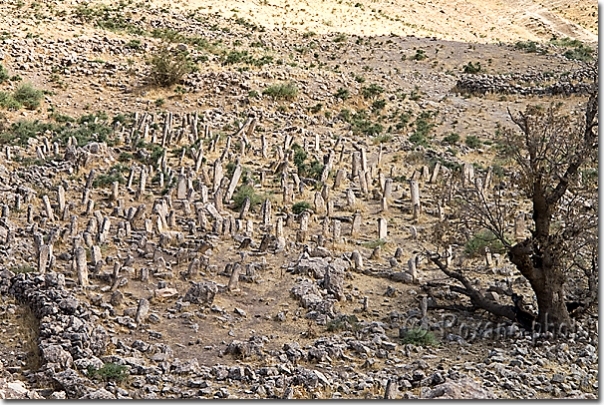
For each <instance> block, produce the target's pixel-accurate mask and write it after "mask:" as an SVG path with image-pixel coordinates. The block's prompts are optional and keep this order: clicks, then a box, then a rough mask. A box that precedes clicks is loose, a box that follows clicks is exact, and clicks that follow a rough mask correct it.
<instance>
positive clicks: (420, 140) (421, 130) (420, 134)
mask: <svg viewBox="0 0 604 405" xmlns="http://www.w3.org/2000/svg"><path fill="white" fill-rule="evenodd" d="M429 119H430V115H429V114H425V113H422V114H421V115H420V116H419V117H418V118H417V119H416V120H415V122H414V125H415V131H414V132H413V134H411V136H410V137H409V142H411V143H413V144H414V145H422V146H428V133H429V132H430V130H431V129H432V128H433V127H434V124H433V123H431V122H430V121H429Z"/></svg>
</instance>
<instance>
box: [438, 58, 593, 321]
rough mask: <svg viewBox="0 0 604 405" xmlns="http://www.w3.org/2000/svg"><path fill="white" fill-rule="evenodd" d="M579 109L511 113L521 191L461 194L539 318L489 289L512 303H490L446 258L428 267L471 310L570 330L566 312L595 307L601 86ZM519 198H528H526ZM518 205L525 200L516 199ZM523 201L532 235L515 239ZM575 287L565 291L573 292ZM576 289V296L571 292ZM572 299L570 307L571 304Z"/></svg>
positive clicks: (509, 149) (479, 189)
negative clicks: (447, 280) (524, 286)
mask: <svg viewBox="0 0 604 405" xmlns="http://www.w3.org/2000/svg"><path fill="white" fill-rule="evenodd" d="M594 69H596V70H595V75H594V77H595V78H594V87H593V90H592V94H591V95H590V96H589V99H588V100H587V102H586V103H585V105H583V106H582V107H581V110H580V111H572V112H570V113H564V112H563V109H562V104H561V103H559V104H556V105H551V106H549V107H547V108H543V107H540V106H530V107H528V108H527V109H526V110H525V111H524V112H519V113H512V112H509V114H510V117H511V120H512V121H513V122H514V123H515V124H516V126H517V130H516V131H513V130H512V129H508V130H505V131H504V133H503V136H504V139H505V146H506V147H505V148H504V149H505V151H504V153H505V155H506V156H507V157H510V158H511V161H512V162H513V164H512V176H513V179H512V181H514V182H515V183H516V184H518V187H519V190H520V196H517V198H516V201H513V199H511V198H510V190H509V184H508V185H507V186H506V185H505V184H502V185H499V186H496V187H494V188H493V190H489V189H488V188H487V187H484V186H483V183H482V182H481V181H478V182H476V183H475V184H473V185H471V186H470V187H466V188H465V189H463V190H461V191H462V194H461V196H462V200H463V202H462V203H461V210H460V212H463V213H464V214H463V215H460V217H459V219H460V222H461V223H463V225H464V226H465V227H466V228H467V229H470V230H477V229H486V230H488V231H490V232H492V234H493V235H494V236H495V237H496V238H497V239H498V240H499V241H500V242H501V244H502V245H503V248H504V250H505V252H506V253H507V257H508V258H509V260H510V262H511V263H512V264H513V265H514V266H515V267H516V268H517V269H518V271H519V272H520V273H521V274H522V276H524V278H526V280H527V281H528V283H529V284H530V287H531V289H532V291H533V292H534V295H535V298H536V302H537V307H538V313H537V314H533V313H532V312H531V311H528V310H526V308H525V307H524V302H525V300H524V297H522V296H521V295H519V294H517V293H515V292H514V291H512V288H511V286H508V287H506V288H501V287H496V286H492V287H491V290H492V291H498V292H499V293H503V294H504V295H507V296H509V297H510V299H511V302H512V304H510V305H501V304H499V303H497V302H495V301H493V300H490V299H487V298H486V297H485V294H483V293H482V292H481V291H480V290H479V289H478V288H476V286H475V285H474V284H473V283H472V282H471V280H470V279H469V278H468V276H467V272H465V271H462V270H452V269H450V268H449V267H450V266H447V265H446V263H443V260H442V259H441V256H440V255H438V254H436V253H429V257H430V259H431V261H432V262H433V263H434V264H436V265H437V266H438V267H439V268H440V269H441V270H442V271H443V272H444V273H445V274H447V275H448V276H449V277H452V278H454V279H456V280H458V281H459V282H460V283H461V284H462V286H454V287H452V288H451V289H452V290H453V291H456V292H460V293H462V294H464V295H466V296H468V297H469V298H470V301H471V304H472V307H471V309H477V308H482V309H485V310H487V311H489V312H491V313H493V314H496V315H499V316H503V317H507V318H509V319H512V320H516V321H519V322H521V323H522V324H524V325H525V326H527V325H531V324H532V323H533V321H536V322H537V323H538V324H539V325H544V326H550V325H551V326H556V327H558V326H560V325H570V316H569V312H572V311H574V312H576V313H580V312H584V311H586V310H588V309H589V308H590V307H592V306H593V305H595V304H596V303H597V288H598V251H597V247H598V236H597V224H598V197H597V188H598V184H597V167H598V133H597V126H598V119H597V116H598V83H597V68H595V67H594ZM521 197H525V200H522V198H521ZM518 199H520V200H518ZM512 202H513V203H515V204H516V205H519V204H522V203H525V204H526V208H527V209H528V210H529V211H530V213H531V214H532V216H531V219H532V221H531V220H529V221H527V224H526V227H527V231H528V232H527V233H526V235H525V236H523V237H522V238H519V239H518V240H514V238H513V237H512V236H511V235H512V229H513V223H514V217H515V216H516V215H517V214H518V213H517V211H516V209H515V208H514V207H513V206H512ZM569 285H570V286H571V287H575V289H574V290H573V289H572V288H567V287H568V286H569ZM568 290H571V291H568ZM570 300H572V301H573V302H569V301H570Z"/></svg>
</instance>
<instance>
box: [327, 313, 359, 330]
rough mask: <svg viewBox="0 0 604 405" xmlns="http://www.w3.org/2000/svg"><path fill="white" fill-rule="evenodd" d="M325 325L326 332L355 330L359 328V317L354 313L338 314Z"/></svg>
mask: <svg viewBox="0 0 604 405" xmlns="http://www.w3.org/2000/svg"><path fill="white" fill-rule="evenodd" d="M326 326H327V331H328V332H340V331H343V330H349V331H357V330H359V329H361V325H360V323H359V319H358V318H357V317H356V316H355V315H340V316H338V317H337V318H336V319H333V320H331V321H329V322H327V325H326Z"/></svg>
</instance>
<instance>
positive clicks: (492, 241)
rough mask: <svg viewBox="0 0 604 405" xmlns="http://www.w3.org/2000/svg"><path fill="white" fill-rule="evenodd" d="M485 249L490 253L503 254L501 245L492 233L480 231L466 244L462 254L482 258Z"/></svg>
mask: <svg viewBox="0 0 604 405" xmlns="http://www.w3.org/2000/svg"><path fill="white" fill-rule="evenodd" d="M487 247H488V248H489V250H490V251H491V253H503V252H504V250H505V249H504V246H503V244H502V243H501V241H500V240H499V239H498V238H497V236H495V234H494V233H493V232H491V231H489V230H482V231H480V232H478V233H476V234H475V235H474V236H472V239H470V240H469V241H467V242H466V244H465V246H464V253H465V254H466V255H467V256H469V257H478V256H482V255H484V254H485V248H487Z"/></svg>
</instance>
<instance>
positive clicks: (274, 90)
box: [262, 82, 298, 100]
mask: <svg viewBox="0 0 604 405" xmlns="http://www.w3.org/2000/svg"><path fill="white" fill-rule="evenodd" d="M262 94H264V95H266V96H270V97H272V98H274V99H275V100H293V99H295V98H296V96H297V95H298V88H297V87H296V84H295V83H291V82H290V83H282V84H274V85H272V86H269V87H267V88H265V89H264V90H262Z"/></svg>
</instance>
